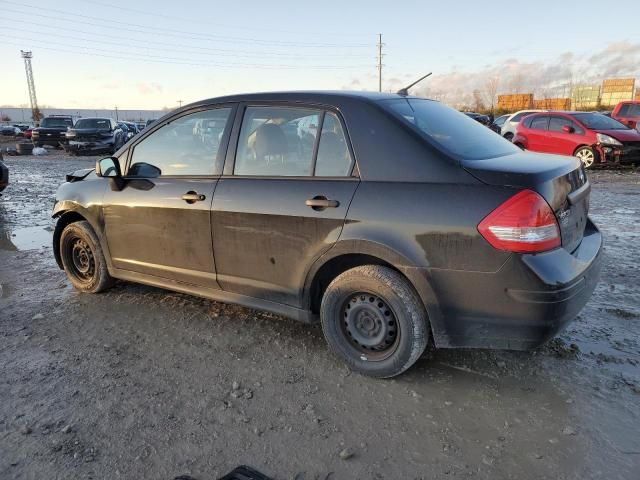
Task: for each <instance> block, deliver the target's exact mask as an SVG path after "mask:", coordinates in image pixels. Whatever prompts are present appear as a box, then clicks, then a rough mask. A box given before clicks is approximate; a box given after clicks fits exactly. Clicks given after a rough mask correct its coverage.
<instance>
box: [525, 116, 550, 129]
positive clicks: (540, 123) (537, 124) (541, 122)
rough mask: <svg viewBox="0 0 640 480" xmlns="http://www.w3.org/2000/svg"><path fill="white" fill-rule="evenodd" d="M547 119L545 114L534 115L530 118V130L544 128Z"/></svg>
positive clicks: (545, 127)
mask: <svg viewBox="0 0 640 480" xmlns="http://www.w3.org/2000/svg"><path fill="white" fill-rule="evenodd" d="M548 121H549V117H547V116H540V117H535V118H533V119H532V120H531V126H530V127H529V128H530V129H531V130H546V129H547V123H548Z"/></svg>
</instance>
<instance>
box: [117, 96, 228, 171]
mask: <svg viewBox="0 0 640 480" xmlns="http://www.w3.org/2000/svg"><path fill="white" fill-rule="evenodd" d="M230 113H231V108H217V109H212V110H204V111H201V112H196V113H191V114H188V115H184V116H182V117H179V118H177V119H175V120H173V121H171V122H169V123H167V124H166V125H163V126H162V127H160V128H159V129H158V130H156V131H155V132H153V133H151V134H150V135H149V136H148V137H146V138H145V139H144V140H142V141H141V142H140V143H138V144H137V145H136V146H135V147H134V149H133V152H132V154H131V165H130V167H129V171H128V173H127V175H128V176H133V177H146V178H148V177H159V176H199V175H205V176H206V175H219V174H220V173H222V164H223V158H222V157H223V154H224V152H221V151H220V143H221V142H222V137H223V135H224V131H225V128H226V126H227V122H228V121H229V116H230Z"/></svg>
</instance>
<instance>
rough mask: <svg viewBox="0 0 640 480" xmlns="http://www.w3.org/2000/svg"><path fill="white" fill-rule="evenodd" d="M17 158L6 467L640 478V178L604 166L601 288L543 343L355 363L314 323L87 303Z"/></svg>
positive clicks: (2, 417)
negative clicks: (354, 368)
mask: <svg viewBox="0 0 640 480" xmlns="http://www.w3.org/2000/svg"><path fill="white" fill-rule="evenodd" d="M50 153H51V154H50V155H48V156H46V157H6V158H5V160H6V163H7V164H8V166H9V168H10V170H11V181H12V184H11V185H10V187H9V188H8V189H7V190H6V192H5V193H4V194H3V196H2V197H0V285H1V290H0V292H1V294H0V339H1V340H0V478H3V479H5V478H7V479H10V478H11V479H12V478H16V479H17V478H20V479H43V478H47V479H68V478H74V479H75V478H78V479H79V478H95V479H102V478H109V479H117V478H123V479H134V478H136V479H137V478H149V479H172V478H173V477H175V476H177V475H180V474H190V475H193V476H194V477H195V478H197V479H200V480H212V479H215V478H218V477H220V476H222V475H223V474H225V473H226V472H228V471H229V470H231V469H232V468H233V467H235V466H236V465H238V464H249V465H252V466H254V467H256V468H258V469H259V470H262V471H263V472H264V473H266V474H269V475H271V476H273V477H274V478H277V479H298V480H303V479H320V480H324V479H334V480H336V479H418V478H429V479H431V478H451V477H475V478H487V479H489V478H490V479H496V478H498V479H502V478H514V479H534V478H535V479H540V478H549V479H589V478H606V479H608V480H613V479H637V478H638V472H639V471H640V435H639V434H638V425H640V342H639V339H640V281H639V280H640V272H639V271H638V264H639V263H638V255H639V253H640V249H639V248H638V245H639V236H640V175H638V174H637V173H633V172H606V171H601V172H594V173H592V174H591V180H592V182H593V186H594V188H593V193H592V197H591V213H592V217H593V219H594V220H595V222H596V223H597V224H598V225H599V226H600V228H601V229H602V230H603V232H604V234H605V235H606V255H607V257H606V265H605V267H604V270H603V274H602V279H601V282H600V284H599V285H598V287H597V289H596V292H595V294H594V296H593V298H592V299H591V301H590V302H589V304H588V305H587V307H586V308H585V309H584V311H583V312H582V314H581V315H580V316H579V318H578V319H577V321H576V322H574V323H573V324H572V325H571V326H570V327H569V329H568V330H567V331H565V332H564V333H563V334H562V335H560V336H559V337H558V338H556V339H555V340H553V341H552V342H551V343H549V344H548V345H547V346H545V347H543V348H541V349H539V350H537V351H533V352H524V353H523V352H499V351H484V350H473V351H470V350H456V351H447V350H441V351H437V352H435V353H432V354H430V355H429V356H428V357H425V358H423V359H421V360H419V361H418V363H417V364H416V365H415V366H414V367H413V368H412V369H411V370H410V371H409V372H408V373H407V374H405V375H403V376H401V377H399V378H397V379H394V380H387V381H381V380H373V379H369V378H365V377H362V376H359V375H357V374H352V373H351V372H350V371H349V370H347V369H346V368H345V367H344V365H343V364H342V363H341V362H340V361H338V360H337V359H335V358H334V357H333V356H332V355H330V353H329V352H328V350H327V348H326V346H325V343H324V340H323V338H322V334H321V330H320V328H319V327H317V326H306V325H302V324H298V323H296V322H294V321H292V320H288V319H284V318H280V317H277V316H274V315H271V314H266V313H261V312H257V311H252V310H248V309H245V308H240V307H236V306H231V305H225V304H221V303H216V302H212V301H208V300H202V299H199V298H195V297H190V296H187V295H182V294H177V293H172V292H169V291H165V290H160V289H156V288H151V287H146V286H140V285H134V284H129V283H124V282H121V283H119V284H118V285H117V286H116V287H114V288H113V289H112V290H110V291H109V292H106V293H104V294H100V295H83V294H79V293H77V292H75V291H74V290H73V289H71V288H70V287H69V284H68V282H67V281H66V278H65V276H64V273H63V272H62V271H60V270H59V269H58V268H57V266H56V265H55V262H54V260H53V255H52V251H51V247H50V242H51V230H52V226H53V222H52V221H51V219H50V218H49V214H50V211H51V207H52V204H53V200H52V199H53V194H54V192H55V189H56V188H57V185H58V184H59V183H60V182H62V181H63V175H64V174H65V173H67V172H69V171H72V170H75V169H78V168H86V167H89V166H91V165H92V164H93V162H94V161H95V158H91V157H76V158H72V157H67V156H65V155H62V154H60V152H55V151H51V152H50Z"/></svg>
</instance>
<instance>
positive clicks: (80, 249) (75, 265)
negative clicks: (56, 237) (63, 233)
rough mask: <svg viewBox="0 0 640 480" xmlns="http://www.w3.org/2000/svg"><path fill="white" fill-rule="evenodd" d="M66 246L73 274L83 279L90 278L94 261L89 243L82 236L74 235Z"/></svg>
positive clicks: (87, 279)
mask: <svg viewBox="0 0 640 480" xmlns="http://www.w3.org/2000/svg"><path fill="white" fill-rule="evenodd" d="M68 248H69V259H70V260H71V267H72V269H73V273H74V275H75V276H76V277H78V278H79V279H81V280H83V281H90V280H92V279H93V276H94V275H95V271H96V261H95V257H94V256H93V250H92V249H91V247H90V246H89V244H88V243H87V242H86V241H85V240H84V239H82V238H79V237H74V238H72V239H70V242H69V247H68Z"/></svg>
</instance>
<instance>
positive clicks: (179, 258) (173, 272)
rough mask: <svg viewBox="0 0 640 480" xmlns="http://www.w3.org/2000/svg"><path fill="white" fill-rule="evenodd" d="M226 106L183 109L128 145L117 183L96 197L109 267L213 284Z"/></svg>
mask: <svg viewBox="0 0 640 480" xmlns="http://www.w3.org/2000/svg"><path fill="white" fill-rule="evenodd" d="M234 112H235V106H233V105H226V106H221V107H218V108H200V109H197V110H195V111H189V112H186V113H184V114H181V115H179V116H177V117H174V118H171V119H169V120H168V121H166V122H165V123H164V124H163V125H160V126H159V128H154V130H153V131H152V132H151V133H150V134H148V135H146V136H144V137H143V138H141V139H140V140H139V141H138V142H136V143H135V144H134V145H132V147H131V148H130V149H129V156H128V157H129V160H128V162H127V166H126V168H125V179H126V183H125V187H124V188H123V189H122V190H120V191H113V190H108V191H107V193H106V195H105V198H104V202H103V203H104V205H103V212H104V223H105V235H106V239H107V245H108V248H109V254H110V256H111V260H112V262H113V265H114V266H115V267H116V268H119V269H122V270H127V271H131V272H137V273H142V274H146V275H153V276H156V277H160V278H164V279H170V280H175V281H179V282H185V283H189V284H192V285H199V286H204V287H210V288H219V285H218V284H217V282H216V269H215V263H214V257H213V248H212V244H211V221H210V209H211V202H212V199H213V193H214V191H215V187H216V184H217V182H218V178H219V176H220V174H221V173H222V165H223V163H224V155H225V153H226V147H227V145H228V138H229V133H230V130H231V125H232V123H233V115H234ZM154 127H155V125H154Z"/></svg>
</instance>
